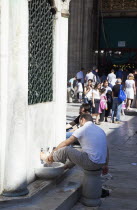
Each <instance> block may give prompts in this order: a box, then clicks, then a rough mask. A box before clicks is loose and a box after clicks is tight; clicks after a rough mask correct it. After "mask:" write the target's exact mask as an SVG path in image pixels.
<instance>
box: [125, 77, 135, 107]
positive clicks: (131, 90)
mask: <svg viewBox="0 0 137 210" xmlns="http://www.w3.org/2000/svg"><path fill="white" fill-rule="evenodd" d="M125 92H126V95H127V110H130V106H131V101H132V100H133V99H134V95H135V94H136V87H135V81H134V75H133V74H129V75H128V79H127V80H126V82H125Z"/></svg>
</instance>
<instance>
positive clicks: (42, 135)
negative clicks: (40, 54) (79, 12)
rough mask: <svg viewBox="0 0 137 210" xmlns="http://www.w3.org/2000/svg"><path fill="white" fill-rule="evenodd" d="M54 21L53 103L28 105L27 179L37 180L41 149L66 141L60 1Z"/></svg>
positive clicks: (64, 42) (65, 39) (64, 37)
mask: <svg viewBox="0 0 137 210" xmlns="http://www.w3.org/2000/svg"><path fill="white" fill-rule="evenodd" d="M57 3H58V7H57V8H58V10H57V14H56V16H55V20H54V37H53V38H54V48H53V102H47V103H42V104H36V105H30V106H29V108H28V148H29V152H28V160H29V162H28V170H27V172H28V182H30V181H32V180H33V179H34V168H35V167H40V166H41V162H40V156H39V155H40V148H44V149H46V148H47V147H50V150H52V148H53V147H55V146H57V145H58V144H59V143H60V142H61V141H63V140H65V133H66V92H67V91H66V84H67V47H68V18H66V17H62V14H61V8H62V6H63V5H62V1H58V2H57Z"/></svg>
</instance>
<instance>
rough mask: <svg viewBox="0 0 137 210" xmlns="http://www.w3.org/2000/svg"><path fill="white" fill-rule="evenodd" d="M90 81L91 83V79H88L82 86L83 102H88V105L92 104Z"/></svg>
mask: <svg viewBox="0 0 137 210" xmlns="http://www.w3.org/2000/svg"><path fill="white" fill-rule="evenodd" d="M92 83H93V80H91V79H89V80H88V85H87V86H86V87H85V88H84V103H88V104H90V106H91V105H92V102H91V100H92V91H93V88H92Z"/></svg>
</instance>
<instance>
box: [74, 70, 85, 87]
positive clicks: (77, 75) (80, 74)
mask: <svg viewBox="0 0 137 210" xmlns="http://www.w3.org/2000/svg"><path fill="white" fill-rule="evenodd" d="M83 72H84V68H82V69H81V71H79V72H78V73H77V74H76V78H77V80H78V79H80V80H81V83H82V84H84V73H83Z"/></svg>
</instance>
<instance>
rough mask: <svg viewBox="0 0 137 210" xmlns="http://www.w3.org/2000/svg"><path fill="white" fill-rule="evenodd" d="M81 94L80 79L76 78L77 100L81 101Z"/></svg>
mask: <svg viewBox="0 0 137 210" xmlns="http://www.w3.org/2000/svg"><path fill="white" fill-rule="evenodd" d="M82 94H83V86H82V83H81V79H78V83H77V98H78V102H79V103H81V102H82Z"/></svg>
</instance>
